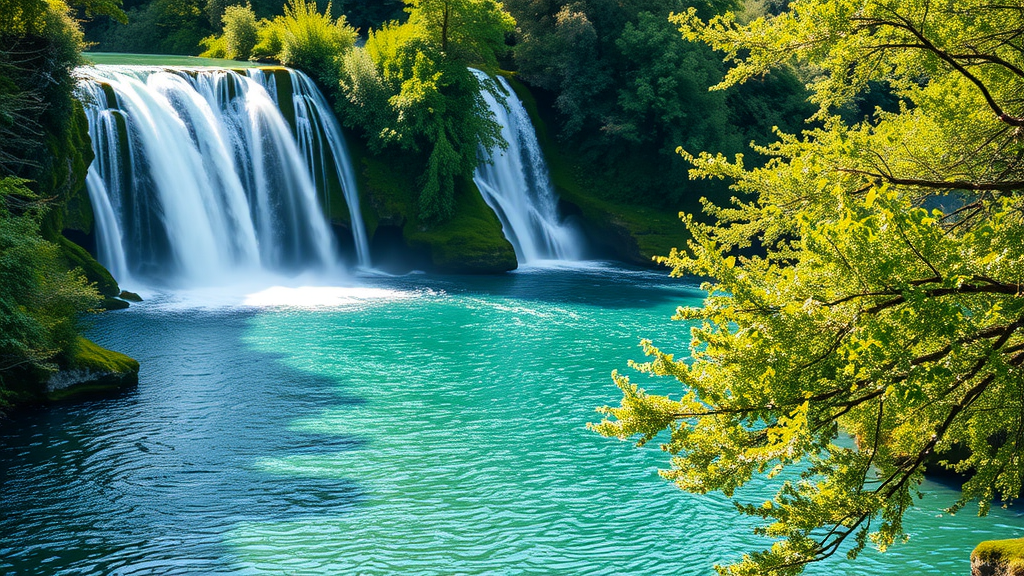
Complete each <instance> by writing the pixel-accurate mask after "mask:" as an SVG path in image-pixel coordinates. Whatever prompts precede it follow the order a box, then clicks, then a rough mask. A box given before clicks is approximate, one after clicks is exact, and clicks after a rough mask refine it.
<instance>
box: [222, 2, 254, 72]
mask: <svg viewBox="0 0 1024 576" xmlns="http://www.w3.org/2000/svg"><path fill="white" fill-rule="evenodd" d="M222 20H223V23H224V44H225V46H224V48H225V50H224V51H225V55H226V57H227V58H231V59H233V60H248V59H249V56H251V55H252V49H253V48H255V47H256V43H257V42H258V41H259V29H258V27H257V25H256V13H255V12H253V11H252V5H251V4H246V5H245V6H228V7H227V8H225V9H224V16H223V18H222Z"/></svg>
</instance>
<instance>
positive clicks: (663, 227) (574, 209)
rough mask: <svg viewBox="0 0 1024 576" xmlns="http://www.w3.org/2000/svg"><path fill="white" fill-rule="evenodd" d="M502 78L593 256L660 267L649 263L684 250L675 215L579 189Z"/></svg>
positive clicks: (536, 112) (538, 122) (533, 114)
mask: <svg viewBox="0 0 1024 576" xmlns="http://www.w3.org/2000/svg"><path fill="white" fill-rule="evenodd" d="M502 74H503V75H504V76H505V78H506V79H507V80H508V81H509V84H510V85H511V86H512V89H513V90H514V91H515V93H516V96H518V97H519V100H521V101H522V103H523V107H524V108H526V111H527V113H528V114H529V115H530V121H531V122H533V127H534V130H535V131H536V133H537V140H538V142H539V143H540V147H541V150H542V152H543V153H544V159H545V161H546V162H547V165H548V171H549V173H550V177H551V183H552V185H553V186H554V187H555V192H557V194H558V196H559V199H560V201H561V203H562V207H563V212H567V213H570V214H575V215H577V216H578V217H579V218H580V219H581V220H582V224H583V228H584V232H585V233H586V235H587V239H588V240H589V241H590V243H591V244H593V245H594V247H595V248H596V249H597V250H598V251H600V252H602V253H604V254H607V255H609V256H612V257H614V258H616V259H619V260H622V261H625V262H629V263H632V264H637V265H640V266H648V267H660V265H659V264H656V263H655V262H654V260H653V258H654V257H656V256H668V254H669V253H670V252H671V251H672V248H682V247H684V246H685V245H686V241H687V240H688V239H689V238H690V235H689V232H688V231H687V230H686V226H684V225H683V223H682V220H681V219H680V217H679V214H678V213H674V212H669V211H665V210H658V209H654V208H650V207H646V206H636V205H627V204H623V203H621V202H615V201H612V200H608V199H605V198H603V197H602V193H601V192H602V191H600V190H592V189H587V188H586V187H585V186H583V185H582V184H581V182H582V181H583V180H584V179H583V178H580V177H579V174H578V173H579V171H580V170H581V169H580V168H579V166H578V163H577V162H575V161H574V160H573V158H572V153H571V151H570V150H565V149H564V147H562V146H560V145H559V144H558V143H557V142H556V141H555V139H554V138H553V137H552V136H551V134H550V132H549V129H548V122H547V121H546V119H545V116H544V115H543V114H541V110H540V109H539V108H538V106H537V100H536V98H534V96H533V94H532V93H531V92H530V90H529V89H528V88H527V87H526V86H525V85H524V84H523V83H522V82H519V81H518V80H517V79H516V78H515V75H514V74H513V73H509V72H503V73H502Z"/></svg>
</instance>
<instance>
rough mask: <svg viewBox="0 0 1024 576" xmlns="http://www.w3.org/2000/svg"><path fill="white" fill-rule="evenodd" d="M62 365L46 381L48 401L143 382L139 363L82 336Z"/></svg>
mask: <svg viewBox="0 0 1024 576" xmlns="http://www.w3.org/2000/svg"><path fill="white" fill-rule="evenodd" d="M60 365H61V369H60V370H59V371H58V372H56V373H54V374H53V375H52V376H50V378H49V379H48V380H47V381H46V388H45V391H44V395H45V399H46V400H49V401H59V400H66V399H69V398H81V397H84V396H91V395H96V394H105V393H109V392H113V391H117V390H120V389H123V388H125V387H128V386H134V385H135V384H138V382H139V363H138V362H137V361H135V360H134V359H132V358H129V357H128V356H125V355H124V354H121V353H120V352H114V351H113V350H107V349H106V348H103V347H102V346H100V345H98V344H96V343H94V342H92V341H91V340H88V339H86V338H82V337H79V338H78V341H77V342H76V343H75V346H74V347H73V350H72V352H71V353H70V354H69V355H68V357H67V358H65V359H63V361H62V362H61V363H60Z"/></svg>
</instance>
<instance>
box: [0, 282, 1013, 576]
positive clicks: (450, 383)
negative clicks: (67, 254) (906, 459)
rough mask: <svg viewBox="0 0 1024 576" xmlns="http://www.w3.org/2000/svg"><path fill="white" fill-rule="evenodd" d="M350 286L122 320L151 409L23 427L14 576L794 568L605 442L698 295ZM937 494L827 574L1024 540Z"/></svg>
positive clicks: (652, 459) (450, 285)
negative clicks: (763, 561) (610, 409)
mask: <svg viewBox="0 0 1024 576" xmlns="http://www.w3.org/2000/svg"><path fill="white" fill-rule="evenodd" d="M346 283H348V284H354V283H355V282H354V281H352V280H346V281H345V282H339V284H342V285H341V286H336V287H329V286H327V282H326V281H325V279H324V278H320V279H316V278H309V277H307V278H296V279H292V280H291V281H284V280H283V279H280V278H277V279H274V281H273V282H270V283H266V284H263V286H262V287H258V286H257V285H250V286H236V287H234V288H232V289H230V290H228V289H225V290H222V294H221V296H220V297H221V298H222V301H223V302H227V303H228V304H225V305H224V306H221V307H219V308H215V307H208V306H207V307H203V306H199V307H196V306H192V307H189V306H188V304H189V303H191V304H197V303H199V302H202V301H203V299H204V298H209V299H216V298H215V294H211V293H203V292H195V291H193V292H189V293H185V294H184V295H183V294H182V293H171V294H168V293H162V294H161V293H157V294H154V295H152V299H148V300H147V302H145V303H143V304H142V305H139V306H134V305H133V306H132V308H131V309H129V310H127V311H123V312H116V313H111V314H104V315H101V316H98V317H97V318H96V320H95V327H94V328H93V330H92V331H91V336H92V337H94V338H95V339H96V340H97V341H98V342H99V343H101V344H103V345H106V346H108V347H111V348H115V349H119V350H123V351H125V352H127V353H129V354H131V355H132V356H134V357H136V358H138V359H139V360H140V361H141V362H142V366H143V368H142V373H141V376H140V383H139V387H138V389H137V390H134V391H131V392H129V393H127V394H124V395H122V396H119V397H116V398H111V399H107V400H103V401H96V402H90V403H85V404H75V405H68V406H62V407H60V408H59V409H54V410H50V411H46V412H44V413H41V414H32V415H30V416H26V417H25V418H22V419H16V420H14V421H11V422H7V423H4V424H0V471H4V472H5V474H6V476H5V477H4V478H3V488H4V496H5V497H4V498H3V499H0V534H3V535H4V537H3V538H0V573H5V574H6V573H12V574H29V575H40V576H42V575H47V576H49V575H51V574H69V575H70V574H182V575H185V574H204V575H205V574H260V575H262V574H288V575H293V574H303V575H304V574H309V575H311V576H312V575H322V574H417V575H419V574H438V575H441V574H484V573H485V574H588V575H589V574H623V573H633V574H645V575H646V574H684V575H694V576H697V575H705V574H710V573H712V571H711V569H710V567H711V565H712V564H713V563H716V562H726V561H729V560H731V559H735V558H736V557H737V555H738V554H739V553H741V552H743V551H753V550H759V549H762V548H764V547H766V546H768V545H770V541H768V540H765V539H763V538H760V537H758V536H756V535H754V534H753V532H752V530H753V527H754V523H753V522H752V521H751V520H750V519H749V518H745V517H742V516H740V515H739V514H738V513H737V512H736V510H735V508H734V507H733V506H732V504H731V502H730V501H729V500H727V499H725V498H723V497H722V496H721V495H719V494H711V495H707V496H696V495H691V494H687V493H684V492H682V491H680V490H678V489H676V488H675V487H674V486H672V485H671V484H669V483H667V482H665V481H664V480H662V479H661V478H659V477H658V475H657V470H658V469H659V468H663V467H665V466H667V456H666V455H665V454H664V453H663V452H661V451H660V450H658V449H657V447H654V446H652V447H650V448H645V449H636V448H634V447H633V446H632V444H631V443H628V442H617V441H614V440H608V439H605V438H601V437H598V436H597V435H595V434H593V433H592V432H589V431H588V430H587V429H586V427H585V425H586V423H587V422H592V421H595V420H597V419H598V418H599V415H598V414H596V413H595V412H594V408H595V407H597V406H601V405H604V404H608V403H613V402H616V401H617V400H618V399H619V397H620V394H619V392H618V390H617V389H616V388H615V386H614V385H613V384H612V382H611V379H610V378H609V374H610V372H611V371H612V370H613V369H616V368H617V369H625V366H626V362H627V360H629V359H640V358H641V356H642V353H641V352H640V350H639V348H638V347H637V343H638V341H639V339H640V338H641V337H650V338H652V339H653V340H654V342H655V343H656V344H658V345H660V346H662V347H663V348H664V349H666V350H676V351H683V350H684V346H685V343H686V340H687V338H688V330H687V326H686V325H685V324H682V323H677V322H671V321H670V320H669V317H670V316H671V315H672V313H673V311H674V310H675V307H676V306H678V305H694V304H697V303H699V296H700V292H699V291H697V290H694V289H693V288H692V286H691V285H688V284H686V283H683V282H679V283H673V281H670V280H667V279H666V278H665V276H664V274H652V273H650V272H640V271H616V270H614V269H609V268H604V269H589V270H588V269H579V270H572V271H569V270H559V271H547V272H545V271H540V270H532V271H524V272H521V273H516V274H508V275H502V276H494V277H444V276H431V275H415V276H408V277H393V278H387V277H377V278H362V279H360V283H361V284H362V286H345V285H344V284H346ZM267 286H273V287H272V288H267ZM229 296H230V297H229ZM207 304H209V301H207ZM637 382H638V383H641V385H642V386H644V387H645V388H647V389H649V390H651V391H652V392H659V393H666V392H673V393H678V391H679V388H678V385H677V384H675V383H673V382H672V381H668V380H665V379H657V378H643V379H637ZM923 490H924V492H925V497H924V499H922V500H920V501H919V502H918V507H917V508H915V509H912V510H911V511H910V512H909V513H908V515H907V519H906V529H907V532H908V533H909V535H910V542H909V543H908V544H906V545H899V546H895V547H893V548H892V549H891V550H890V551H889V552H887V553H885V554H880V553H878V552H876V551H872V550H868V551H866V552H864V553H863V554H862V556H861V557H860V558H859V559H858V561H857V562H856V563H855V564H851V563H849V562H848V561H847V560H845V558H844V557H843V555H842V554H837V555H836V556H835V557H833V558H832V559H830V560H829V561H828V563H826V564H824V565H821V566H816V567H814V568H813V569H812V570H810V571H809V572H808V573H809V574H811V575H832V574H843V575H847V574H850V575H861V576H889V575H902V574H935V575H946V574H966V573H967V572H968V570H969V561H968V557H969V554H970V551H971V549H972V548H973V547H974V546H975V544H977V542H979V541H981V540H985V539H992V538H1010V537H1020V536H1022V535H1024V518H1022V516H1021V511H1020V510H1002V509H996V510H993V512H992V514H991V516H989V517H987V518H978V517H976V516H974V515H972V510H969V509H968V510H964V511H963V512H962V513H961V514H958V515H957V516H955V517H952V518H951V517H949V516H948V515H944V514H943V513H942V512H941V510H942V509H943V508H945V507H947V506H949V505H950V504H952V502H953V501H954V500H955V498H956V494H957V492H956V491H955V490H952V489H950V488H949V487H946V486H942V485H939V484H933V483H928V484H926V485H925V486H924V487H923ZM769 494H770V492H769V491H768V490H767V486H766V485H765V482H764V480H763V479H755V480H754V481H752V482H751V485H750V486H749V487H748V488H745V489H744V490H743V491H742V493H741V494H740V496H741V497H742V499H743V500H744V501H745V502H760V501H762V500H763V499H764V498H765V497H766V496H768V495H769ZM55 518H59V519H60V521H59V522H55V521H54V519H55Z"/></svg>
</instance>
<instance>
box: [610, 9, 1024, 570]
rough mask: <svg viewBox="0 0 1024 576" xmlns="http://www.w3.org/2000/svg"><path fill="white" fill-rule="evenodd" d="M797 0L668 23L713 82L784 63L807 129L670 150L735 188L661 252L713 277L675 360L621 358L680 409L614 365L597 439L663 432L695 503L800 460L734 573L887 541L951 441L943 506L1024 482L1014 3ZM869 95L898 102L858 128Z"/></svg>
mask: <svg viewBox="0 0 1024 576" xmlns="http://www.w3.org/2000/svg"><path fill="white" fill-rule="evenodd" d="M790 6H791V10H790V11H788V12H786V13H783V14H781V15H779V16H774V17H764V18H759V19H755V20H753V21H750V22H749V23H747V24H743V25H740V24H738V23H737V22H736V20H735V19H734V17H733V16H732V15H731V14H726V15H724V16H720V17H716V18H713V19H711V20H710V21H708V22H703V21H701V20H700V19H699V18H698V17H697V15H696V12H695V11H693V10H690V11H688V12H686V13H684V14H680V15H676V16H674V21H675V22H676V23H677V24H678V25H679V26H680V28H681V30H682V32H683V34H684V36H685V37H687V38H690V39H699V40H702V41H704V42H707V43H708V44H710V45H711V46H712V47H714V48H715V49H717V50H719V51H721V52H722V54H723V55H724V57H725V59H726V61H727V62H729V64H730V65H731V69H730V71H729V72H728V75H727V76H726V79H725V81H724V82H723V84H722V87H725V86H729V85H732V84H735V83H739V82H743V81H745V80H748V79H750V78H753V77H755V76H758V75H760V74H764V73H767V72H769V71H771V70H772V69H775V68H778V67H781V66H788V65H793V64H795V65H796V66H798V67H799V69H800V70H801V71H802V73H804V76H805V79H806V80H807V81H808V83H809V84H810V85H811V86H812V88H813V90H814V101H815V102H817V103H818V104H819V106H820V111H819V113H818V115H817V120H819V124H818V125H816V126H814V127H810V128H809V129H808V130H807V131H805V132H804V133H803V134H800V135H787V134H779V140H778V141H777V142H776V143H774V144H770V145H767V146H764V147H762V148H759V149H758V151H759V152H761V153H762V154H764V155H766V156H770V157H771V158H772V159H771V160H770V161H769V162H768V163H767V164H766V165H764V166H762V167H756V168H752V169H751V168H748V167H746V166H744V165H743V162H742V157H737V158H736V160H735V161H730V160H728V159H727V158H724V157H723V156H721V155H714V154H710V153H708V152H697V151H689V152H688V151H685V150H682V149H680V150H678V151H677V152H678V153H679V154H681V155H682V156H683V158H684V159H686V160H688V161H689V162H690V163H691V164H692V165H693V169H692V170H691V177H693V178H724V179H726V180H727V181H729V182H731V183H732V189H733V191H734V192H735V193H736V198H734V199H733V201H732V202H731V203H729V204H728V205H725V206H714V205H711V204H710V203H708V202H705V210H706V212H707V213H708V215H709V216H710V217H711V218H712V219H713V220H714V221H715V223H714V224H702V223H700V222H699V221H697V220H696V219H695V218H693V217H691V216H687V217H686V218H684V221H685V222H686V224H687V226H688V228H689V229H690V231H691V233H692V238H693V239H692V240H691V241H690V242H689V244H688V246H687V249H686V250H680V251H673V252H672V253H671V254H670V255H669V256H668V257H666V258H665V259H663V260H662V261H663V262H664V263H665V264H666V265H668V266H670V267H672V269H673V272H672V273H673V275H675V276H681V275H686V274H690V275H697V276H701V277H705V278H709V279H710V280H708V281H707V282H706V283H705V284H704V288H705V289H707V290H708V298H707V299H706V301H705V306H704V307H703V308H701V309H694V308H680V309H679V310H677V312H676V314H675V317H674V318H675V319H676V320H680V321H683V322H686V324H687V325H686V326H685V327H681V329H688V330H690V332H691V335H692V338H693V340H692V343H691V346H690V349H689V354H688V355H687V361H686V362H682V363H681V362H679V361H676V360H675V359H674V358H673V357H672V356H670V355H669V354H666V353H664V352H662V351H661V350H659V349H658V348H656V347H655V346H654V345H653V344H651V343H646V342H645V343H644V352H645V353H646V354H647V355H648V356H649V357H651V358H652V360H651V361H650V362H647V363H643V364H634V365H633V366H634V367H635V368H638V369H640V370H641V371H642V372H646V373H650V374H654V375H667V376H672V377H674V378H675V380H676V381H677V383H678V387H679V394H680V396H681V398H682V399H681V400H680V401H679V402H674V401H672V400H670V399H669V398H668V397H665V396H656V395H649V394H646V393H644V392H643V391H642V390H637V389H635V388H629V386H632V385H628V386H625V387H623V386H624V384H623V383H628V381H627V380H625V378H624V377H622V376H616V378H617V382H618V383H619V385H620V387H623V391H624V399H623V403H622V405H621V406H620V407H618V408H615V409H606V410H605V412H604V413H605V415H606V416H607V418H608V419H607V420H606V421H605V422H602V423H601V424H598V425H597V426H595V429H596V430H597V431H599V432H601V433H604V434H611V435H615V436H619V437H634V436H635V437H639V438H640V439H641V440H642V441H649V440H651V439H653V438H655V437H659V436H658V434H659V433H661V432H662V431H665V430H667V431H668V432H669V434H670V439H669V440H668V441H667V442H665V443H664V449H665V450H666V451H668V452H669V453H671V454H672V455H673V458H672V460H671V468H669V469H667V470H664V471H663V472H662V475H663V476H664V477H665V478H667V479H669V480H671V481H673V482H675V483H676V484H677V485H679V486H680V487H681V488H683V489H686V490H690V491H694V492H699V493H705V492H709V491H715V490H717V491H721V492H722V493H724V494H726V495H727V496H731V495H732V494H733V493H734V491H735V490H736V489H737V488H738V487H740V486H742V485H743V484H744V483H745V482H747V481H748V480H749V479H750V478H751V477H752V476H753V475H754V474H768V475H771V476H774V475H776V474H780V473H781V472H782V471H784V470H785V469H787V468H789V467H791V466H792V465H793V464H794V463H796V462H801V463H802V465H803V466H804V467H803V468H801V470H802V472H803V474H802V476H801V479H800V480H799V481H793V482H783V483H781V484H780V485H779V487H778V494H777V496H776V498H775V499H774V500H773V501H772V502H771V504H770V505H760V504H759V505H756V506H747V507H743V508H742V509H743V510H744V511H745V512H747V513H749V514H751V515H753V516H756V517H759V518H762V519H764V520H765V521H766V524H765V525H764V526H763V527H762V528H761V533H763V534H765V535H767V536H769V537H772V538H775V539H777V541H776V542H774V543H773V544H772V545H771V547H770V548H769V549H768V550H765V551H763V552H758V553H752V554H748V555H745V556H743V558H742V559H740V560H739V562H738V563H737V564H735V565H732V566H728V567H721V568H720V571H721V572H722V573H730V574H795V573H797V572H799V571H800V569H801V567H802V566H803V565H804V564H806V563H807V562H812V561H815V560H819V559H822V558H825V557H828V556H830V554H831V552H832V551H834V550H835V548H836V547H838V546H840V545H841V544H842V543H843V542H844V541H847V539H849V541H852V542H853V543H854V544H853V549H852V552H851V553H850V555H851V557H852V556H856V553H857V552H858V551H859V550H860V549H861V548H863V547H864V546H866V545H867V544H869V543H873V544H874V545H876V546H877V547H879V548H883V549H884V548H885V547H887V546H889V545H891V544H893V543H895V542H898V541H899V540H900V539H901V538H902V523H901V520H902V515H903V513H904V512H905V511H906V509H907V508H908V507H909V506H912V505H913V498H912V496H913V495H914V490H915V489H916V488H915V487H916V486H917V484H918V483H919V482H920V480H921V478H922V470H923V465H924V463H925V462H926V461H927V460H929V459H932V458H934V457H935V456H934V455H935V454H942V453H943V451H945V450H948V449H949V448H950V447H951V446H953V445H954V444H958V445H959V446H961V447H963V448H965V449H966V453H967V454H966V456H965V458H964V459H963V460H962V461H960V462H952V463H950V465H955V466H956V468H957V469H958V470H965V471H966V470H970V471H972V473H973V474H974V475H973V477H972V479H971V480H970V481H969V482H967V484H965V486H964V490H963V500H962V502H961V503H960V504H959V505H963V504H965V503H967V502H969V501H971V500H972V499H979V500H980V502H981V506H980V511H981V512H984V511H985V510H987V506H988V503H989V502H990V501H991V500H993V499H996V498H1000V497H1002V498H1006V499H1012V498H1015V497H1016V496H1017V495H1018V494H1019V493H1020V489H1021V478H1022V470H1024V457H1022V448H1024V438H1022V437H1021V436H1020V435H1019V434H1017V431H1018V430H1020V429H1022V428H1024V422H1022V420H1024V400H1022V399H1024V372H1022V367H1024V293H1022V290H1021V286H1024V138H1021V136H1020V134H1021V130H1022V129H1024V128H1022V127H1024V101H1022V100H1021V99H1020V94H1022V93H1024V54H1022V53H1021V52H1020V51H1018V50H1016V49H1013V48H1011V47H1010V46H1009V45H1008V44H1007V43H1006V42H1005V38H1009V37H1015V35H1017V34H1018V32H1019V31H1018V29H1019V27H1020V23H1021V22H1024V8H1022V7H1020V6H1016V5H1014V4H1005V3H1004V4H990V3H985V2H979V1H971V2H967V3H963V2H958V3H948V2H947V3H939V4H936V3H934V2H924V1H923V0H922V1H918V0H911V1H909V2H907V1H903V0H901V1H896V0H885V1H882V0H869V1H868V2H861V1H853V0H839V1H831V0H828V1H826V0H796V1H794V2H792V3H791V5H790ZM869 88H870V89H871V90H882V91H885V92H887V93H889V94H891V95H893V96H894V97H895V98H896V99H897V100H898V104H897V105H894V106H891V107H889V108H888V109H887V110H880V109H875V110H873V111H868V112H867V113H866V114H862V115H861V117H857V116H856V115H851V114H850V108H849V106H850V105H851V103H852V102H855V101H856V99H857V98H859V97H860V96H861V95H863V94H864V93H865V91H866V90H868V89H869ZM837 112H841V114H840V113H837ZM844 118H845V119H844ZM841 431H842V432H843V433H846V434H849V435H850V436H852V437H853V439H854V443H855V445H854V446H853V447H847V448H841V447H838V446H837V444H842V442H840V441H839V440H837V438H838V437H839V434H840V433H841ZM959 505H958V506H959ZM869 527H870V528H869Z"/></svg>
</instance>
